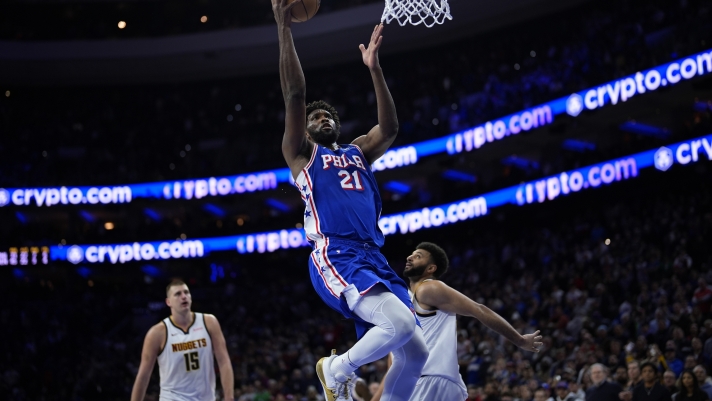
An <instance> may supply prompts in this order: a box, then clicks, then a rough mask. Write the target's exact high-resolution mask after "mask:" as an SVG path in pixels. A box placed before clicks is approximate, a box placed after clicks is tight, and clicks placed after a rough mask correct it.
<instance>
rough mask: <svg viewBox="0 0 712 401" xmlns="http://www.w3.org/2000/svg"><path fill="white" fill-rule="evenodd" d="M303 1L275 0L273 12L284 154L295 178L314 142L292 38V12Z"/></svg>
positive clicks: (299, 65)
mask: <svg viewBox="0 0 712 401" xmlns="http://www.w3.org/2000/svg"><path fill="white" fill-rule="evenodd" d="M301 2H302V1H301V0H295V1H294V2H293V3H291V4H288V1H287V0H272V11H273V12H274V19H275V20H276V21H277V30H278V33H279V78H280V81H281V83H282V95H283V96H284V105H285V107H286V115H285V128H284V137H283V138H282V155H283V156H284V160H285V161H286V162H287V165H288V166H289V169H290V170H291V171H292V176H294V178H296V177H297V176H298V175H299V172H300V171H301V170H302V169H303V168H304V167H305V166H306V164H307V162H308V160H307V157H305V156H304V155H305V154H306V155H308V154H309V153H311V146H313V145H311V143H310V142H308V141H307V140H306V135H305V133H306V132H305V131H306V115H305V114H306V103H305V99H306V81H305V80H304V72H303V71H302V66H301V64H300V63H299V57H298V56H297V50H296V49H295V48H294V39H293V38H292V27H291V21H292V19H291V18H292V17H291V12H292V11H291V10H292V7H294V6H295V5H296V4H300V3H301Z"/></svg>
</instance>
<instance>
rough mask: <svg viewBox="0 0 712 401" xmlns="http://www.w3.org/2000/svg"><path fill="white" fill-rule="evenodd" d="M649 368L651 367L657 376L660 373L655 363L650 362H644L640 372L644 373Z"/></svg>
mask: <svg viewBox="0 0 712 401" xmlns="http://www.w3.org/2000/svg"><path fill="white" fill-rule="evenodd" d="M648 367H649V368H650V369H652V370H653V372H655V373H656V374H657V373H658V367H657V366H655V364H654V363H652V362H649V361H648V362H643V363H642V364H641V365H640V371H641V372H642V371H643V369H644V368H648Z"/></svg>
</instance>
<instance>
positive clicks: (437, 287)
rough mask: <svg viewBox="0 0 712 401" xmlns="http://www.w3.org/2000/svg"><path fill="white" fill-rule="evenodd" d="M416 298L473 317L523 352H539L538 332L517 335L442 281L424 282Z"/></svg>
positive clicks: (485, 307) (502, 322)
mask: <svg viewBox="0 0 712 401" xmlns="http://www.w3.org/2000/svg"><path fill="white" fill-rule="evenodd" d="M417 297H418V301H419V302H421V303H423V304H427V305H429V306H433V307H436V308H438V309H440V310H442V311H446V312H453V313H456V314H458V315H461V316H471V317H474V318H475V319H477V320H479V321H480V322H482V323H484V325H485V326H487V327H489V328H490V329H492V330H494V331H496V332H497V333H498V334H499V335H501V336H503V337H504V338H506V339H507V340H509V341H511V342H512V343H514V344H515V345H516V346H518V347H519V348H521V349H523V350H526V351H531V352H539V348H541V346H542V345H543V344H542V343H541V336H540V335H539V331H537V332H536V333H533V334H526V335H521V334H519V332H517V330H515V329H514V327H512V325H510V324H509V323H508V322H507V321H506V320H504V318H502V316H500V315H498V314H497V313H495V312H494V311H493V310H492V309H490V308H488V307H487V306H485V305H482V304H479V303H477V302H475V301H473V300H471V299H470V298H468V297H466V296H465V295H463V294H462V293H460V292H459V291H457V290H455V289H453V288H451V287H450V286H448V285H447V284H445V283H443V282H442V281H437V280H436V281H428V282H424V283H423V284H422V285H421V286H420V287H419V288H418V290H417Z"/></svg>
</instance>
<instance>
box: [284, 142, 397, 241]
mask: <svg viewBox="0 0 712 401" xmlns="http://www.w3.org/2000/svg"><path fill="white" fill-rule="evenodd" d="M294 183H295V185H296V186H297V188H298V189H299V192H300V193H301V196H302V200H303V201H304V204H305V205H306V207H305V209H304V230H305V231H306V234H307V238H308V239H309V241H311V242H312V244H313V245H314V246H316V247H322V246H324V244H325V243H326V241H327V238H342V239H349V240H353V241H358V242H365V243H368V244H371V245H375V246H377V247H379V248H380V247H381V246H383V242H384V238H383V233H382V232H381V229H380V228H379V227H378V219H379V217H380V215H381V195H380V194H379V192H378V183H377V182H376V178H375V177H374V176H373V171H371V166H370V165H369V164H368V161H367V160H366V157H365V156H364V155H363V152H361V149H360V148H359V147H358V146H356V145H340V146H339V149H337V150H331V149H328V148H325V147H323V146H320V145H317V144H315V145H314V150H313V152H312V155H311V158H310V159H309V163H308V164H307V166H306V167H305V168H304V170H302V172H301V173H299V176H298V177H297V179H296V180H295V182H294Z"/></svg>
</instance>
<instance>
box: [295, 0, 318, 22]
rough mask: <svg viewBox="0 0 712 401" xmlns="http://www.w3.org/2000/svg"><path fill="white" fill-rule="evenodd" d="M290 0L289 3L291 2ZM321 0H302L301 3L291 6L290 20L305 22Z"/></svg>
mask: <svg viewBox="0 0 712 401" xmlns="http://www.w3.org/2000/svg"><path fill="white" fill-rule="evenodd" d="M293 2H294V0H290V1H289V3H293ZM320 4H321V0H302V4H297V5H295V6H294V8H292V22H305V21H308V20H310V19H311V18H312V17H313V16H314V15H315V14H316V12H317V11H319V5H320Z"/></svg>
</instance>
